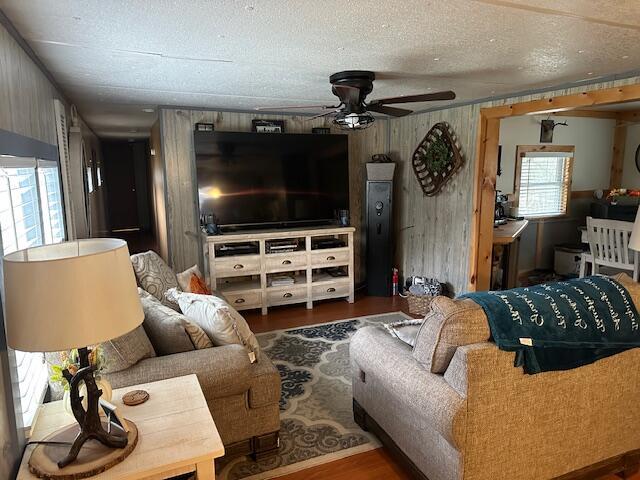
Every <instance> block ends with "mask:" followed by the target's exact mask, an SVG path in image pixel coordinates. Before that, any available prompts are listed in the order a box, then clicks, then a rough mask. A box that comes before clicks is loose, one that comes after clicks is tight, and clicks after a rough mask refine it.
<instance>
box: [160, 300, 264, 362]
mask: <svg viewBox="0 0 640 480" xmlns="http://www.w3.org/2000/svg"><path fill="white" fill-rule="evenodd" d="M167 296H168V297H170V299H171V300H172V301H174V302H177V303H178V305H180V310H182V312H183V313H184V314H185V315H186V316H187V317H188V318H189V319H190V320H192V321H193V322H194V323H196V324H198V325H199V326H200V327H201V328H202V329H203V330H204V331H205V333H206V334H207V335H208V337H209V338H210V339H211V340H212V341H213V343H214V344H215V345H233V344H238V345H244V347H245V348H246V349H247V350H248V352H249V358H250V360H251V361H252V362H255V361H257V359H258V354H259V352H260V345H259V344H258V340H257V339H256V336H255V335H254V334H253V332H252V331H251V329H250V328H249V325H248V324H247V322H246V320H245V319H244V318H243V317H242V315H240V314H239V313H238V312H237V311H236V309H235V308H233V307H232V306H231V305H229V304H228V303H227V302H225V301H224V300H222V299H220V298H218V297H216V296H213V295H198V294H196V293H186V292H181V291H179V290H178V289H177V288H172V289H170V290H169V291H168V292H167Z"/></svg>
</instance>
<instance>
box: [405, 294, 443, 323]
mask: <svg viewBox="0 0 640 480" xmlns="http://www.w3.org/2000/svg"><path fill="white" fill-rule="evenodd" d="M434 298H436V295H414V294H413V293H407V303H408V304H409V313H410V314H412V315H420V316H422V317H424V316H425V315H426V314H427V313H428V312H429V308H430V307H431V302H432V301H433V299H434Z"/></svg>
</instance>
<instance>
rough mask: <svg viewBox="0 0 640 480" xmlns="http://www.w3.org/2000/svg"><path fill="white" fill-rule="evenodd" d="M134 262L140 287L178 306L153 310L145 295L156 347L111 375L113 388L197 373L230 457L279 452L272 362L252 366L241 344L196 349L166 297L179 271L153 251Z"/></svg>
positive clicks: (261, 357)
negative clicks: (179, 325) (161, 324)
mask: <svg viewBox="0 0 640 480" xmlns="http://www.w3.org/2000/svg"><path fill="white" fill-rule="evenodd" d="M131 261H132V264H133V267H134V273H135V275H136V279H137V281H138V285H139V286H140V287H141V288H143V289H144V290H145V291H146V292H148V293H149V294H151V295H153V296H154V297H155V298H156V299H157V300H158V301H161V302H162V303H164V304H165V306H170V307H173V309H170V308H164V307H163V306H162V305H160V304H159V302H158V301H155V300H154V303H155V304H154V305H151V306H150V307H149V308H148V307H147V305H148V302H146V300H145V298H144V297H145V296H146V297H149V296H148V295H146V294H145V295H143V296H142V297H141V299H142V304H143V308H144V309H145V320H144V322H143V325H142V326H143V328H144V330H145V331H146V332H147V334H148V338H149V340H150V341H151V344H152V345H153V348H154V351H153V353H151V354H150V355H145V356H146V357H147V358H143V359H141V360H139V361H137V363H135V364H134V365H131V366H128V367H127V368H125V369H123V370H119V371H115V372H111V373H108V374H106V375H105V377H106V378H107V380H109V382H110V383H111V385H112V386H113V388H120V387H127V386H130V385H135V384H139V383H146V382H153V381H157V380H163V379H167V378H172V377H177V376H181V375H188V374H192V373H194V374H196V376H197V377H198V381H199V382H200V386H201V388H202V391H203V393H204V396H205V398H206V400H207V404H208V406H209V409H210V410H211V415H212V416H213V419H214V421H215V423H216V427H217V429H218V432H219V433H220V436H221V438H222V441H223V442H224V444H225V452H226V453H225V455H226V456H235V455H239V454H253V455H254V456H255V457H263V456H266V455H269V454H271V453H274V452H275V451H276V450H277V448H278V432H279V429H280V411H279V401H280V375H279V373H278V370H277V369H276V368H275V366H274V365H273V363H271V360H269V358H268V357H267V356H266V355H264V354H259V355H258V361H257V362H255V363H253V364H252V363H251V362H250V361H249V356H248V355H247V351H246V349H245V347H243V346H242V345H225V346H214V347H212V348H204V349H196V346H195V345H193V344H192V343H191V342H190V340H189V336H188V335H187V333H185V332H184V329H182V330H183V331H180V330H181V329H180V328H177V329H176V328H175V322H176V321H178V322H180V321H184V319H183V318H182V317H183V316H182V315H181V314H180V313H178V312H176V311H174V310H179V308H178V307H177V306H176V305H171V304H170V302H169V301H167V299H166V298H165V297H164V292H165V291H166V290H168V289H169V288H173V287H177V286H178V284H177V279H176V275H175V274H174V272H173V271H172V270H171V269H170V268H169V267H168V266H167V265H166V263H164V261H163V260H162V259H161V258H160V257H159V256H158V255H157V254H155V253H154V252H146V253H142V254H137V255H132V256H131ZM163 312H164V313H163ZM152 315H153V316H154V321H155V322H156V324H157V323H158V322H160V323H162V322H163V320H164V319H163V318H158V316H160V317H162V315H164V316H166V319H167V325H166V326H164V327H162V328H166V330H160V333H161V334H162V333H164V332H166V334H165V335H164V336H162V338H160V335H159V334H158V328H157V326H156V328H155V335H154V332H152V331H151V325H150V322H151V320H152V319H151V318H149V317H151V316H152ZM170 321H171V322H172V324H171V325H169V323H170ZM202 333H203V334H204V332H202ZM142 335H144V334H142ZM145 341H146V340H145ZM147 343H148V342H147ZM185 350H186V351H185ZM167 351H175V352H177V353H171V354H167Z"/></svg>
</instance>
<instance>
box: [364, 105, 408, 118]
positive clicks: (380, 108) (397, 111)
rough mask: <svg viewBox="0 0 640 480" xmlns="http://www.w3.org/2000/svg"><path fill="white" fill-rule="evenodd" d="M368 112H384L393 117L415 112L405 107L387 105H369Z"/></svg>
mask: <svg viewBox="0 0 640 480" xmlns="http://www.w3.org/2000/svg"><path fill="white" fill-rule="evenodd" d="M367 111H368V112H377V113H384V114H385V115H390V116H392V117H404V116H405V115H409V114H410V113H413V110H406V109H404V108H394V107H387V106H386V105H379V104H378V105H367Z"/></svg>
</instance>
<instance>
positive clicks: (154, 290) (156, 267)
mask: <svg viewBox="0 0 640 480" xmlns="http://www.w3.org/2000/svg"><path fill="white" fill-rule="evenodd" d="M131 264H132V265H133V272H134V273H135V275H136V279H137V281H138V285H140V286H141V287H142V288H143V289H145V290H146V291H147V292H149V293H150V294H151V295H153V296H154V297H155V298H157V299H158V300H159V301H160V302H161V303H162V304H163V305H166V306H167V307H169V308H172V309H174V310H175V311H178V310H179V309H178V306H177V305H176V304H175V303H173V302H171V301H169V300H168V299H167V298H166V297H165V296H164V292H166V291H167V290H169V289H170V288H175V287H177V286H178V279H177V278H176V274H175V273H173V270H171V268H169V265H167V264H166V263H165V261H164V260H163V259H162V258H160V256H159V255H158V254H157V253H156V252H154V251H152V250H149V251H148V252H144V253H136V254H135V255H131Z"/></svg>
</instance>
